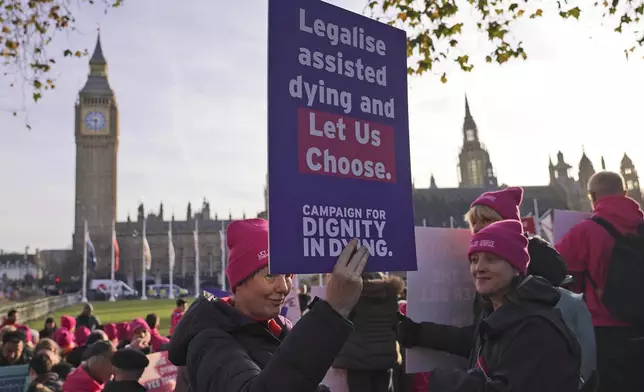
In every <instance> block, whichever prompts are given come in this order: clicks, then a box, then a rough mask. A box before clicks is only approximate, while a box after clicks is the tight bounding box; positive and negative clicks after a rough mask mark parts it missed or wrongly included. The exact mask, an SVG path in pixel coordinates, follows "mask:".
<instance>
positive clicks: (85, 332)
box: [74, 325, 92, 346]
mask: <svg viewBox="0 0 644 392" xmlns="http://www.w3.org/2000/svg"><path fill="white" fill-rule="evenodd" d="M90 333H92V331H90V330H89V328H87V327H86V326H84V325H83V326H82V327H78V328H76V332H74V338H75V339H76V344H78V345H79V346H84V345H85V343H87V338H88V337H89V334H90Z"/></svg>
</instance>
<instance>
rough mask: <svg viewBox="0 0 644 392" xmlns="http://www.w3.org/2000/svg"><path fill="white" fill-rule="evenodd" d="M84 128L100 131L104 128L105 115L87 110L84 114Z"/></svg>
mask: <svg viewBox="0 0 644 392" xmlns="http://www.w3.org/2000/svg"><path fill="white" fill-rule="evenodd" d="M85 128H87V130H88V131H102V130H103V129H105V116H104V115H103V113H101V112H89V113H87V115H86V116H85Z"/></svg>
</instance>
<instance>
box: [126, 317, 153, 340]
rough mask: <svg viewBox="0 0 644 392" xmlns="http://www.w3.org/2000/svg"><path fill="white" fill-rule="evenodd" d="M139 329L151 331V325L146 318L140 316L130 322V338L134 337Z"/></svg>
mask: <svg viewBox="0 0 644 392" xmlns="http://www.w3.org/2000/svg"><path fill="white" fill-rule="evenodd" d="M137 329H144V330H146V331H147V332H150V326H149V325H148V323H146V322H145V320H143V319H142V318H140V317H139V318H135V319H134V320H132V322H131V323H130V329H129V332H130V339H132V337H133V336H134V333H135V332H136V330H137Z"/></svg>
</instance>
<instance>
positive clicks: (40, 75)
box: [0, 0, 124, 115]
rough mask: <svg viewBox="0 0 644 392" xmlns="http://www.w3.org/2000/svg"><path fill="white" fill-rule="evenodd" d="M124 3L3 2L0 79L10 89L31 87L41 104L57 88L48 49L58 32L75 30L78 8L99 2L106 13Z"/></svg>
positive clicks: (76, 54)
mask: <svg viewBox="0 0 644 392" xmlns="http://www.w3.org/2000/svg"><path fill="white" fill-rule="evenodd" d="M123 1H124V0H0V62H1V63H2V65H3V67H4V69H5V72H4V73H3V74H2V77H1V78H0V80H2V81H3V82H5V81H7V80H8V83H9V86H10V87H14V86H15V85H16V83H21V86H29V87H30V89H31V96H32V98H33V100H34V101H38V100H39V99H40V98H41V97H42V94H43V92H44V91H45V90H52V89H54V88H55V87H56V84H55V81H54V78H53V77H51V76H50V75H51V74H52V70H53V68H54V67H55V65H56V60H55V57H57V56H55V55H54V54H48V53H47V50H46V49H47V47H48V45H49V44H50V43H51V41H52V39H53V37H54V35H55V34H56V33H57V32H63V31H70V30H75V27H74V24H75V22H76V19H75V16H74V15H75V13H77V12H79V11H78V10H79V9H78V5H79V4H82V3H87V4H95V3H97V2H99V3H101V4H102V5H103V6H104V7H105V10H106V11H107V9H109V8H115V7H118V6H120V5H122V4H123ZM63 55H64V56H65V57H70V56H73V57H82V56H84V55H87V50H72V49H66V50H64V53H63ZM10 74H11V75H10ZM11 76H15V77H11ZM23 83H25V84H23ZM15 114H16V113H14V115H15Z"/></svg>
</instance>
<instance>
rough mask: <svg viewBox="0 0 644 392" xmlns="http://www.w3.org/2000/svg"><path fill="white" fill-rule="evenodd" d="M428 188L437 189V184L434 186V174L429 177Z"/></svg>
mask: <svg viewBox="0 0 644 392" xmlns="http://www.w3.org/2000/svg"><path fill="white" fill-rule="evenodd" d="M429 189H438V186H436V179H435V178H434V175H433V174H432V176H431V177H430V178H429Z"/></svg>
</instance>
